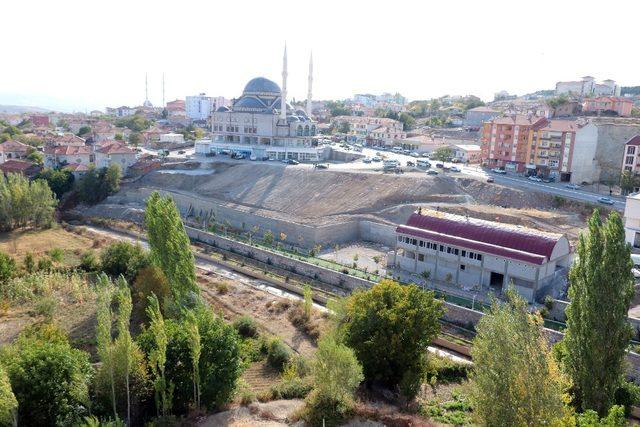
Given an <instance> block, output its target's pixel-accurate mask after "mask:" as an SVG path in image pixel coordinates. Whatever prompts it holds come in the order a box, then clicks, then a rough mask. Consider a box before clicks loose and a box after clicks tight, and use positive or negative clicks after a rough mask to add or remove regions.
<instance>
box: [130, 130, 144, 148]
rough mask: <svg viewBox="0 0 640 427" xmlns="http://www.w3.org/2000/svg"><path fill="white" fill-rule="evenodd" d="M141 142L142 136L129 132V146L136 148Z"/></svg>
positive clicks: (138, 133)
mask: <svg viewBox="0 0 640 427" xmlns="http://www.w3.org/2000/svg"><path fill="white" fill-rule="evenodd" d="M141 142H142V135H141V134H140V132H131V134H130V135H129V144H131V145H133V146H138V145H140V143H141Z"/></svg>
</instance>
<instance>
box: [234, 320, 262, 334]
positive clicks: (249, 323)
mask: <svg viewBox="0 0 640 427" xmlns="http://www.w3.org/2000/svg"><path fill="white" fill-rule="evenodd" d="M233 327H234V328H236V330H237V331H238V333H239V334H240V336H243V337H245V338H253V337H255V336H257V335H258V325H257V323H256V321H255V320H254V319H253V318H252V317H250V316H246V315H245V316H241V317H239V318H237V319H236V320H235V321H234V322H233Z"/></svg>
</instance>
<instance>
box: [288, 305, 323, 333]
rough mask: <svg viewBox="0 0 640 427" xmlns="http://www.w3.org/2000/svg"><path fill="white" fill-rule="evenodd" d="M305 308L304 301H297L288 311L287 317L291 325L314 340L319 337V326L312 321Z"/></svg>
mask: <svg viewBox="0 0 640 427" xmlns="http://www.w3.org/2000/svg"><path fill="white" fill-rule="evenodd" d="M306 308H307V306H306V305H305V303H303V302H300V301H298V303H297V304H295V305H294V307H293V309H292V310H291V311H289V314H288V318H289V321H290V322H291V323H292V324H293V326H295V327H296V328H298V329H300V330H301V331H302V332H304V333H305V334H307V335H308V336H309V338H311V339H313V340H314V341H315V340H317V339H318V338H319V337H320V326H319V325H318V323H317V322H314V321H313V319H312V318H311V316H310V315H307V312H306Z"/></svg>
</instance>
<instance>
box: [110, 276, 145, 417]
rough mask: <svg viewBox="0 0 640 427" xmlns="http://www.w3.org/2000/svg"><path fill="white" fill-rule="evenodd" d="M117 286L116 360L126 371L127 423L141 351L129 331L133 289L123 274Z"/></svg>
mask: <svg viewBox="0 0 640 427" xmlns="http://www.w3.org/2000/svg"><path fill="white" fill-rule="evenodd" d="M116 286H117V295H116V298H117V301H118V315H117V318H116V320H117V324H116V327H117V331H118V338H116V341H115V349H116V352H115V354H116V362H117V364H118V366H120V367H121V369H122V370H123V371H124V375H123V382H124V384H125V389H126V396H127V412H126V414H127V416H126V418H125V419H126V420H127V423H129V424H130V423H131V372H132V371H133V370H134V368H135V364H136V354H137V353H138V352H139V349H138V346H137V344H136V343H135V342H134V341H133V340H132V339H131V332H130V331H129V325H130V323H131V311H132V310H133V304H132V302H131V291H130V290H129V285H128V284H127V282H126V280H124V278H123V277H122V276H120V277H119V278H118V280H117V281H116Z"/></svg>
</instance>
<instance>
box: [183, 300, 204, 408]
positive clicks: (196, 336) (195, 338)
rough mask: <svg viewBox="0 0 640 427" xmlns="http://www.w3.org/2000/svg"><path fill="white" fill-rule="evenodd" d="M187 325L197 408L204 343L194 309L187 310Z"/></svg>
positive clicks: (198, 405)
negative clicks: (201, 355)
mask: <svg viewBox="0 0 640 427" xmlns="http://www.w3.org/2000/svg"><path fill="white" fill-rule="evenodd" d="M185 327H186V330H187V334H188V343H189V356H190V357H191V364H192V365H193V374H192V375H193V402H194V404H195V405H196V408H200V354H201V353H202V343H201V339H200V330H199V329H198V320H197V319H196V316H195V314H194V313H193V311H189V312H187V316H186V319H185Z"/></svg>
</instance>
